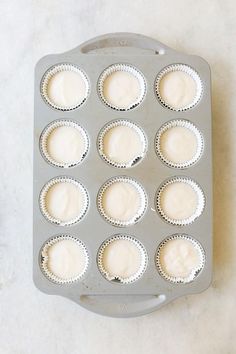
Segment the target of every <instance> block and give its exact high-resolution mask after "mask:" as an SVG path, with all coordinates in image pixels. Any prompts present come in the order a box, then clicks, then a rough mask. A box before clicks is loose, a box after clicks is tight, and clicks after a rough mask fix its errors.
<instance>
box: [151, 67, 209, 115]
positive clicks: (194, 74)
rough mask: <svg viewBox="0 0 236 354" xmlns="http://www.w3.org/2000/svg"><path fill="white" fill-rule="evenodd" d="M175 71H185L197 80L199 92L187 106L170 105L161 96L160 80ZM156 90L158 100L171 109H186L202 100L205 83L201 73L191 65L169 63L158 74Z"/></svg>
mask: <svg viewBox="0 0 236 354" xmlns="http://www.w3.org/2000/svg"><path fill="white" fill-rule="evenodd" d="M173 71H183V72H185V73H186V74H188V75H190V76H191V77H192V79H193V80H194V81H195V82H196V87H197V93H196V96H195V97H194V99H193V101H192V102H191V103H190V104H188V105H186V106H185V107H182V108H175V107H172V106H171V105H169V104H168V103H167V102H165V101H164V100H163V98H162V96H161V93H160V82H161V80H162V78H163V77H164V76H165V75H166V74H168V73H169V72H173ZM155 91H156V95H157V98H158V100H159V101H160V103H161V104H162V105H163V106H164V107H166V108H169V109H171V110H172V111H177V112H179V111H186V110H188V109H191V108H193V107H194V106H196V104H197V103H198V102H199V101H200V99H201V97H202V94H203V84H202V80H201V78H200V76H199V74H198V73H197V72H196V71H195V70H194V69H193V68H191V67H190V66H188V65H185V64H172V65H169V66H167V67H165V68H164V69H163V70H161V72H160V73H159V74H158V75H157V78H156V81H155Z"/></svg>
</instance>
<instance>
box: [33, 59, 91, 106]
mask: <svg viewBox="0 0 236 354" xmlns="http://www.w3.org/2000/svg"><path fill="white" fill-rule="evenodd" d="M61 71H74V72H77V73H78V74H79V75H80V76H81V78H82V80H83V81H84V83H85V87H86V92H85V97H84V98H83V99H82V100H81V101H80V102H78V103H76V104H75V105H72V106H68V107H62V106H59V105H56V104H55V103H54V102H53V101H52V100H51V99H50V97H49V96H48V92H47V91H48V84H49V81H50V79H51V78H52V77H53V76H54V75H55V74H56V73H58V72H61ZM40 86H41V95H42V97H43V99H44V101H45V102H46V103H47V104H48V105H49V106H51V107H52V108H54V109H57V110H60V111H71V110H74V109H76V108H78V107H80V106H81V105H82V104H83V103H84V102H85V101H86V100H87V98H88V95H89V91H90V86H89V80H88V78H87V75H86V74H85V73H84V72H83V71H82V70H81V69H80V68H79V67H78V66H76V65H74V64H69V63H62V64H57V65H54V66H53V67H51V68H50V69H49V70H47V71H46V73H45V74H44V76H43V78H42V80H41V85H40Z"/></svg>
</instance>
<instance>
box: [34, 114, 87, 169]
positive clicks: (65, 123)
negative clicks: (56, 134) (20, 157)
mask: <svg viewBox="0 0 236 354" xmlns="http://www.w3.org/2000/svg"><path fill="white" fill-rule="evenodd" d="M59 127H72V128H75V129H77V130H78V131H79V132H80V134H81V135H82V137H83V140H84V151H83V154H82V157H81V158H80V159H78V160H77V161H74V162H70V163H68V162H65V163H62V162H58V161H56V160H55V159H53V158H52V157H51V156H50V154H49V152H48V148H47V143H48V138H49V136H50V134H51V133H52V132H53V131H54V130H55V129H57V128H59ZM39 146H40V151H41V154H42V156H43V157H44V159H45V160H46V161H47V162H48V163H49V164H51V165H52V166H55V167H61V168H71V167H75V166H77V165H79V164H80V163H81V162H82V161H83V160H84V159H85V157H86V155H87V154H88V150H89V138H88V134H87V133H86V131H85V130H84V128H82V127H81V126H80V125H79V124H78V123H76V122H73V121H71V120H67V119H60V120H56V121H54V122H52V123H50V124H48V125H47V126H46V128H45V129H44V130H43V132H42V134H41V136H40V142H39Z"/></svg>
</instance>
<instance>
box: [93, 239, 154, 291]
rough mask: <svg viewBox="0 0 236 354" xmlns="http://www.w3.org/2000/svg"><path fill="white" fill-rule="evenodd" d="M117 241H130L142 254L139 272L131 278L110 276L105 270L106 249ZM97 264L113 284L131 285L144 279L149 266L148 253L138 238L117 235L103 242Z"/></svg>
mask: <svg viewBox="0 0 236 354" xmlns="http://www.w3.org/2000/svg"><path fill="white" fill-rule="evenodd" d="M117 240H128V241H130V242H132V243H134V244H135V245H136V246H137V247H138V249H139V251H140V254H141V264H140V267H139V270H138V271H137V272H136V273H135V274H133V275H132V276H130V277H129V278H122V277H120V276H114V275H112V274H109V272H108V271H107V270H106V269H105V268H104V265H103V254H104V251H105V249H106V247H107V246H108V245H109V244H110V243H112V242H114V241H117ZM97 264H98V269H99V270H100V272H101V274H102V275H103V276H104V277H105V278H106V279H107V280H108V281H113V282H116V283H121V284H130V283H133V282H135V281H137V280H138V279H140V278H141V277H142V275H143V274H144V273H145V270H146V268H147V264H148V255H147V251H146V249H145V247H144V246H143V244H142V243H141V242H140V241H138V240H137V239H136V238H134V237H133V236H128V235H125V234H117V235H114V236H112V237H110V238H109V239H107V240H106V241H105V242H103V244H102V245H101V247H100V248H99V250H98V255H97Z"/></svg>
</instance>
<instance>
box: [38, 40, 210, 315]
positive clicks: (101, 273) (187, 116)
mask: <svg viewBox="0 0 236 354" xmlns="http://www.w3.org/2000/svg"><path fill="white" fill-rule="evenodd" d="M63 70H67V71H73V72H75V73H77V74H79V75H80V78H81V80H83V85H84V93H83V95H82V96H83V97H82V96H81V95H80V96H81V97H74V99H77V102H75V100H74V102H73V100H70V99H69V100H68V102H70V105H60V104H58V102H53V100H52V99H51V98H50V97H49V95H48V92H47V87H48V85H50V78H51V77H52V76H53V75H54V74H57V73H58V72H59V73H60V72H61V71H63ZM175 70H176V71H182V72H184V75H185V74H186V75H190V77H191V79H192V80H195V81H194V82H195V85H196V87H195V89H196V94H195V95H194V98H193V100H192V102H190V103H187V104H186V102H187V101H186V102H185V105H184V106H183V107H182V108H176V106H175V107H173V106H171V105H169V104H168V103H166V102H165V100H164V99H163V97H162V95H161V93H160V83H161V79H162V78H163V77H165V75H166V74H168V73H170V72H173V71H175ZM117 71H123V72H125V73H128V74H129V75H134V77H135V79H136V80H137V82H138V83H139V85H140V88H139V94H138V95H137V97H136V100H133V102H132V103H129V102H128V103H127V100H126V105H124V104H123V103H122V104H119V105H116V103H115V102H113V101H111V100H110V101H109V99H107V98H106V95H105V94H104V86H103V85H104V82H105V81H106V79H107V78H108V77H109V75H111V74H112V73H114V72H115V73H116V72H117ZM122 79H123V78H122ZM174 79H175V80H177V83H178V80H182V79H183V80H185V78H181V77H177V78H176V77H175V78H174ZM125 80H126V78H125ZM75 84H76V85H77V83H75ZM116 84H117V83H116V82H115V86H114V87H115V88H116ZM175 84H176V81H175ZM191 85H192V83H191ZM114 87H113V92H114ZM53 92H54V93H55V91H53ZM60 94H62V96H63V95H64V92H63V90H62V93H60ZM63 97H64V96H63ZM65 126H66V127H74V128H75V129H78V131H79V132H80V133H81V135H82V137H83V138H84V151H83V153H82V155H81V156H80V158H79V159H78V160H76V161H72V162H65V163H63V162H61V161H56V160H55V158H52V157H51V156H50V153H49V152H48V148H47V139H48V137H49V135H50V134H51V133H52V131H53V129H54V128H57V127H65ZM117 126H123V127H125V126H126V127H131V128H133V129H134V131H135V132H136V134H137V135H138V136H139V137H140V139H141V142H142V151H141V153H140V154H138V156H135V158H134V159H133V160H130V161H128V162H126V163H124V162H121V163H120V162H117V161H115V162H114V161H113V160H112V158H109V157H108V156H106V154H105V152H104V146H103V138H104V136H105V134H106V133H107V132H108V131H109V129H112V128H114V127H117ZM176 126H177V127H186V128H188V129H190V131H191V132H193V134H194V135H195V137H196V141H197V147H196V153H195V154H194V156H193V157H192V159H190V160H189V161H187V162H186V161H185V162H184V163H183V162H181V163H176V162H175V163H173V162H171V161H170V160H169V159H168V158H166V157H165V155H164V154H163V152H162V149H161V146H160V141H161V136H162V134H163V133H164V132H166V131H167V129H169V128H171V127H176ZM211 154H212V152H211V86H210V70H209V66H208V64H207V63H206V62H205V61H204V60H203V59H202V58H200V57H197V56H189V55H185V54H182V53H179V52H176V51H174V50H172V49H170V48H168V47H167V46H165V45H163V44H161V43H160V42H158V41H155V40H153V39H151V38H148V37H144V36H141V35H136V34H129V33H117V34H116V33H115V34H108V35H105V36H101V37H97V38H94V39H92V40H90V41H88V42H86V43H84V44H82V45H80V46H79V47H77V48H75V49H73V50H71V51H69V52H66V53H63V54H56V55H48V56H46V57H44V58H42V59H41V60H40V61H39V62H38V63H37V65H36V71H35V118H34V223H33V225H34V226H33V227H34V238H33V251H34V282H35V284H36V286H37V287H38V288H39V289H40V290H41V291H43V292H45V293H47V294H54V295H61V296H64V297H67V298H69V299H71V300H73V301H75V302H77V303H78V304H80V305H81V306H83V307H85V308H87V309H89V310H91V311H93V312H97V313H100V314H103V315H107V316H114V317H131V316H138V315H142V314H145V313H148V312H151V311H154V310H155V309H158V308H160V307H161V306H163V305H164V304H167V303H168V302H170V301H172V300H174V299H175V298H177V297H180V296H184V295H187V294H194V293H198V292H201V291H203V290H205V289H206V288H207V287H208V286H209V284H210V282H211V275H212V156H211ZM60 182H66V183H69V184H70V183H72V185H73V186H75V187H78V188H79V190H80V192H81V195H83V205H82V207H81V210H80V213H79V214H78V215H77V216H76V217H74V218H73V220H69V221H68V220H67V221H65V220H64V221H63V220H62V221H60V220H58V219H57V218H55V217H52V216H51V215H50V213H48V210H47V208H46V205H45V204H46V203H45V198H46V197H45V196H46V194H47V192H48V190H50V187H51V186H54V185H55V184H56V183H60ZM115 182H129V183H130V185H131V186H133V188H135V189H136V190H137V192H138V194H139V198H140V201H141V202H140V206H139V209H138V210H137V213H136V215H134V217H133V218H131V219H130V220H126V221H124V220H123V221H119V220H114V219H113V218H111V217H110V216H109V215H106V211H104V208H103V205H102V198H103V195H104V193H106V191H107V188H109V186H112V184H113V183H115ZM174 182H178V183H179V182H184V183H186V184H187V185H188V186H191V187H192V189H193V191H195V193H196V195H197V209H196V212H195V213H194V215H192V216H190V217H189V218H187V219H184V220H182V221H181V220H177V221H176V220H172V219H171V218H168V216H166V214H165V213H164V212H163V210H162V207H161V202H160V199H161V195H162V193H163V191H164V190H165V187H166V186H170V185H171V184H173V183H174ZM58 204H59V205H60V203H58ZM186 220H187V221H186ZM183 221H184V222H183ZM178 238H180V239H184V240H189V242H192V245H193V246H194V247H196V249H197V250H198V251H199V252H200V255H201V264H200V265H199V266H198V267H196V269H193V272H192V273H191V275H190V276H189V278H187V279H179V281H178V279H177V281H175V279H174V281H173V277H172V278H171V277H170V278H168V276H166V274H165V272H163V269H162V268H161V265H160V257H159V254H160V250H163V249H164V248H165V247H164V246H163V245H165V244H166V242H168V240H172V239H178ZM120 239H121V240H129V241H130V242H131V243H133V246H134V245H136V246H137V249H139V251H140V254H141V255H142V257H141V258H142V261H141V265H140V269H139V270H138V271H137V272H136V273H135V274H133V275H131V276H130V277H128V278H126V279H122V278H119V277H116V276H114V277H113V276H112V275H109V274H108V273H107V271H106V270H105V269H104V264H103V261H102V257H103V254H104V252H105V251H106V248H107V247H108V246H109V245H110V244H112V242H114V241H116V240H120ZM58 240H74V241H75V243H76V242H77V243H78V245H80V246H81V247H82V248H83V250H84V252H85V254H86V265H85V267H84V270H83V271H82V272H81V273H80V274H78V275H77V276H75V277H72V278H71V279H66V280H61V279H59V278H58V277H56V276H54V275H53V274H51V273H50V271H49V270H48V269H47V266H46V265H47V262H48V254H47V252H48V249H50V246H51V245H54V244H55V243H57V242H58ZM62 254H63V253H62ZM181 254H182V253H181ZM127 279H128V280H127Z"/></svg>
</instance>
